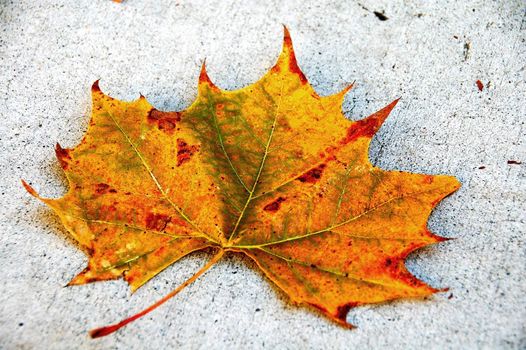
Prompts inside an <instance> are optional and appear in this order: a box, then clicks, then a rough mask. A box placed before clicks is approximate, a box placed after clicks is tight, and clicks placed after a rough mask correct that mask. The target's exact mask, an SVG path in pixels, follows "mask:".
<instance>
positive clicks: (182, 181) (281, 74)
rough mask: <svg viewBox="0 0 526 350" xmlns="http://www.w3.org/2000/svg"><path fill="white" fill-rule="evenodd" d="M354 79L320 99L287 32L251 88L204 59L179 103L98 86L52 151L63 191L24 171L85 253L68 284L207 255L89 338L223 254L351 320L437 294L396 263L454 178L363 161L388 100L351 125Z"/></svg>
mask: <svg viewBox="0 0 526 350" xmlns="http://www.w3.org/2000/svg"><path fill="white" fill-rule="evenodd" d="M350 88H351V86H349V87H348V88H346V89H344V90H343V91H341V92H340V93H337V94H334V95H331V96H319V95H318V94H317V93H316V92H315V91H314V89H313V87H312V86H311V85H310V84H309V82H308V80H307V78H306V77H305V75H304V74H303V73H302V71H301V69H300V68H299V66H298V64H297V62H296V58H295V55H294V51H293V47H292V42H291V39H290V35H289V33H288V31H287V29H285V36H284V43H283V50H282V52H281V54H280V56H279V59H278V61H277V63H276V64H275V65H274V67H272V69H270V70H269V71H268V72H267V73H266V74H265V75H264V76H263V77H262V78H261V79H260V80H259V81H257V82H256V83H254V84H252V85H249V86H247V87H245V88H242V89H240V90H236V91H225V90H222V89H220V88H218V87H217V86H215V85H214V84H213V83H212V82H211V80H210V79H209V77H208V75H207V73H206V69H205V66H204V65H203V68H202V71H201V74H200V78H199V84H198V96H197V98H196V99H195V101H194V102H193V103H192V105H191V106H190V107H188V108H187V109H186V110H184V111H180V112H163V111H159V110H157V109H155V108H154V107H153V106H152V105H151V104H150V103H149V102H148V101H147V100H146V99H145V98H144V97H142V96H141V98H139V99H138V100H136V101H133V102H123V101H119V100H116V99H113V98H111V97H109V96H107V95H105V94H104V93H103V92H102V91H101V90H100V89H99V86H98V83H95V84H94V85H93V88H92V95H93V110H92V116H91V121H90V125H89V128H88V131H87V133H86V135H85V136H84V139H83V140H82V142H81V143H80V144H79V145H78V146H77V147H75V148H72V149H64V148H62V147H60V146H59V145H57V147H56V154H57V157H58V159H59V161H60V164H61V166H62V168H63V169H64V172H65V174H66V176H67V179H68V182H69V191H68V192H67V193H66V194H65V195H64V196H63V197H62V198H60V199H47V198H41V197H39V195H38V194H37V193H36V192H35V191H34V190H33V189H32V188H31V187H29V185H27V184H26V183H24V185H25V186H26V188H27V190H28V191H29V192H30V193H31V194H32V195H34V196H36V197H38V198H39V199H41V200H42V201H43V202H45V203H46V204H47V205H48V206H49V207H51V208H52V209H53V210H54V211H55V212H56V213H57V214H58V215H59V217H60V219H61V220H62V222H63V224H64V226H65V227H66V228H67V230H68V231H69V232H70V233H71V235H72V236H73V237H74V238H75V239H76V240H77V241H78V242H79V244H80V245H81V246H82V247H84V248H85V250H86V251H87V252H88V254H89V263H88V266H87V268H86V269H85V270H84V271H82V272H81V273H80V274H78V275H77V276H76V277H75V278H73V280H72V281H71V282H70V285H74V284H84V283H88V282H93V281H101V280H109V279H115V278H121V277H123V278H124V279H125V280H126V281H127V282H128V283H129V284H130V286H131V288H132V290H135V289H137V288H139V287H140V286H142V285H143V284H144V283H146V282H147V281H148V280H149V279H151V278H152V277H154V276H155V275H156V274H158V273H159V272H160V271H162V270H163V269H165V268H166V267H168V266H170V265H171V264H173V263H174V262H176V261H177V260H179V259H181V258H182V257H183V256H185V255H187V254H189V253H191V252H194V251H197V250H203V249H215V250H217V251H218V253H217V255H216V256H215V257H214V258H213V259H212V261H211V262H209V264H208V265H207V266H205V267H204V268H203V269H202V270H200V271H199V272H198V273H196V275H194V276H193V277H192V278H191V279H190V280H189V281H187V282H185V284H184V285H183V286H181V287H180V288H178V289H177V290H175V291H174V292H172V293H171V294H170V295H169V296H167V297H166V298H164V299H163V300H161V301H159V302H158V303H156V304H154V305H152V307H150V308H149V309H147V310H145V311H143V312H142V313H140V314H137V315H135V316H133V317H131V318H130V319H127V320H125V321H123V322H121V323H119V324H116V325H114V326H110V327H105V328H103V329H99V330H96V331H94V332H93V333H92V336H94V337H96V336H102V335H106V334H109V333H111V332H113V331H115V330H117V329H118V328H120V327H122V326H123V325H125V324H126V323H129V322H130V321H132V320H134V319H136V318H138V317H140V316H142V315H143V314H145V313H147V312H149V311H151V310H153V309H154V308H155V307H157V306H158V305H160V304H162V303H164V302H165V301H166V300H167V299H168V298H170V297H171V296H173V295H175V294H177V293H178V292H179V290H180V289H182V288H183V287H184V286H186V285H187V284H189V283H191V282H193V281H194V280H195V279H196V278H197V277H199V276H200V275H201V274H202V273H204V272H205V271H206V270H207V269H208V268H209V267H210V266H212V265H213V264H214V263H215V262H216V261H217V260H219V258H220V257H221V256H222V255H223V254H224V253H228V252H230V253H243V254H246V255H247V256H249V257H250V258H251V259H253V260H254V261H255V262H256V264H257V265H258V266H259V267H260V268H261V270H262V271H263V272H264V274H265V275H266V276H268V278H269V279H270V280H271V281H272V282H273V283H275V284H276V285H277V286H278V287H279V288H281V289H282V290H283V291H284V292H285V293H286V294H287V295H288V296H290V298H291V299H292V300H293V301H294V302H297V303H305V304H308V305H311V306H313V307H314V308H316V309H318V310H320V311H321V312H322V313H323V314H325V315H326V316H327V317H329V318H330V319H332V320H333V321H336V322H337V323H339V324H341V325H343V326H346V327H351V325H350V324H348V323H347V322H346V316H347V313H348V312H349V310H350V309H351V308H352V307H355V306H357V305H363V304H370V303H378V302H383V301H386V300H392V299H398V298H408V297H423V296H426V295H430V294H432V293H434V292H436V291H437V289H435V288H432V287H430V286H429V285H427V284H426V283H424V282H422V281H420V280H418V279H417V278H415V277H414V276H413V275H412V274H411V273H409V272H408V270H407V269H406V267H405V265H404V260H405V258H406V257H407V255H408V254H409V253H411V252H412V251H414V250H415V249H418V248H421V247H424V246H427V245H429V244H433V243H436V242H440V241H443V240H444V238H441V237H439V236H436V235H434V234H433V233H431V232H430V231H429V230H428V228H427V220H428V217H429V215H430V213H431V210H432V209H433V208H434V207H435V206H436V205H437V203H438V202H439V201H440V200H442V199H443V198H444V197H445V196H447V195H449V194H450V193H452V192H454V191H455V190H457V189H458V188H459V187H460V183H459V182H458V181H457V180H456V179H455V178H454V177H451V176H445V175H423V174H412V173H407V172H401V171H385V170H382V169H380V168H377V167H374V166H373V165H372V164H371V163H370V161H369V158H368V150H369V144H370V142H371V138H372V137H373V136H374V134H375V133H376V132H377V131H378V129H379V128H380V127H381V125H382V123H383V122H384V120H385V119H386V118H387V116H388V115H389V113H390V112H391V110H392V109H393V108H394V107H395V105H396V103H397V101H394V102H392V103H390V104H389V105H387V106H386V107H384V108H383V109H381V110H380V111H378V112H376V113H374V114H373V115H371V116H369V117H367V118H365V119H363V120H359V121H350V120H348V119H346V118H345V117H344V115H343V114H342V108H341V107H342V102H343V98H344V96H345V94H346V92H347V91H348V90H349V89H350Z"/></svg>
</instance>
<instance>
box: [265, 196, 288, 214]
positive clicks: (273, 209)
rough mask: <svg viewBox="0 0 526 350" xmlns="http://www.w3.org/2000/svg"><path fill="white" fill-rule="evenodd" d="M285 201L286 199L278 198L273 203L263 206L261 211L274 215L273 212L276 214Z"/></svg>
mask: <svg viewBox="0 0 526 350" xmlns="http://www.w3.org/2000/svg"><path fill="white" fill-rule="evenodd" d="M285 200H286V198H283V197H278V198H276V199H275V200H274V201H273V202H271V203H269V204H267V205H265V207H264V208H263V210H264V211H269V212H272V213H275V212H277V211H278V210H279V208H280V207H281V203H283V202H285Z"/></svg>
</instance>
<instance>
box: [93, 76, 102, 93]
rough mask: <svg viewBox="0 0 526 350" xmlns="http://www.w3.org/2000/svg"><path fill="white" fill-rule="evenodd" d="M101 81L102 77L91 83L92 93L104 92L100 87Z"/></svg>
mask: <svg viewBox="0 0 526 350" xmlns="http://www.w3.org/2000/svg"><path fill="white" fill-rule="evenodd" d="M99 82H100V79H97V80H95V82H94V83H93V85H91V92H92V93H95V92H102V91H101V89H100V86H99Z"/></svg>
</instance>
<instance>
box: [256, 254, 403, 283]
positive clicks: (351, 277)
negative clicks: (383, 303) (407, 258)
mask: <svg viewBox="0 0 526 350" xmlns="http://www.w3.org/2000/svg"><path fill="white" fill-rule="evenodd" d="M258 249H259V250H261V251H262V252H265V253H267V254H269V255H272V256H275V257H276V258H279V259H281V260H284V261H286V262H287V263H293V264H298V265H301V266H305V267H308V268H311V269H315V270H319V271H322V272H326V273H330V274H333V275H336V276H340V277H344V278H349V279H352V280H355V281H358V282H361V283H368V284H374V285H379V286H382V287H388V288H398V287H399V285H394V284H388V283H383V282H379V281H375V280H370V279H366V278H361V277H357V276H353V275H351V274H349V273H343V272H340V271H336V270H331V269H325V268H323V267H319V266H318V265H314V264H311V263H307V262H304V261H300V260H296V259H292V258H287V257H286V256H283V255H280V254H276V253H274V252H272V251H270V250H268V249H265V248H258Z"/></svg>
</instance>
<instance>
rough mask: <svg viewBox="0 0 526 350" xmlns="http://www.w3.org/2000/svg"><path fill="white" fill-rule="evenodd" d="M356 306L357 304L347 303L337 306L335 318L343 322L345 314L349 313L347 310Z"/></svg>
mask: <svg viewBox="0 0 526 350" xmlns="http://www.w3.org/2000/svg"><path fill="white" fill-rule="evenodd" d="M356 305H358V303H347V304H343V305H340V306H338V309H337V310H336V315H335V316H336V318H338V319H340V320H342V321H345V320H346V318H347V314H348V313H349V310H350V309H351V308H353V307H355V306H356Z"/></svg>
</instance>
